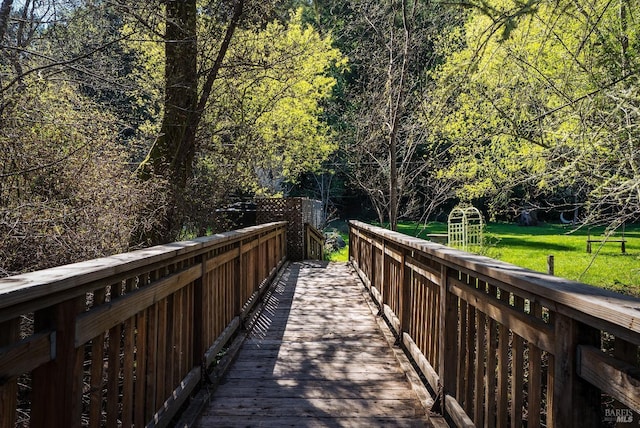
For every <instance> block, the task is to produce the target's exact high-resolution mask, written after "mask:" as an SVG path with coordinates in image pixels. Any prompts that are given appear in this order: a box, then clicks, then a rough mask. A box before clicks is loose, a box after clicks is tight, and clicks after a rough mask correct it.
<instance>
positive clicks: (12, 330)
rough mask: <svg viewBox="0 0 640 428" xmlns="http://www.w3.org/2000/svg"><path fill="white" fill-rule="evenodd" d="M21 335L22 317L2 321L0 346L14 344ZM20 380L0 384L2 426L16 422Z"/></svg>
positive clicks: (8, 425) (0, 418)
mask: <svg viewBox="0 0 640 428" xmlns="http://www.w3.org/2000/svg"><path fill="white" fill-rule="evenodd" d="M19 335H20V319H19V318H14V319H12V320H9V321H6V322H3V323H0V348H2V347H3V346H5V345H12V344H14V343H16V342H17V341H18V338H19ZM17 403H18V380H17V379H12V380H10V381H8V382H7V383H5V384H2V385H0V428H13V427H14V426H15V423H16V407H17Z"/></svg>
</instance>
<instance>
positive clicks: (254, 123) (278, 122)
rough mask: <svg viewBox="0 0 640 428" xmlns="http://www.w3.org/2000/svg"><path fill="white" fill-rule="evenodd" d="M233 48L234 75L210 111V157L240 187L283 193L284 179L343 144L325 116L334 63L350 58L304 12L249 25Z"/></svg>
mask: <svg viewBox="0 0 640 428" xmlns="http://www.w3.org/2000/svg"><path fill="white" fill-rule="evenodd" d="M235 40H236V41H235V43H234V44H233V45H232V47H231V49H230V52H229V55H228V64H229V71H230V72H229V74H225V75H224V80H221V81H220V83H219V85H218V86H217V87H216V94H215V95H214V97H213V99H214V100H215V101H214V102H213V103H212V105H211V106H210V110H209V113H208V114H207V116H206V119H205V121H206V124H205V127H210V129H209V130H208V132H207V133H210V134H211V136H210V137H209V141H207V142H206V143H204V144H203V149H204V150H205V152H204V153H205V157H206V158H208V159H210V161H207V160H205V159H203V160H202V162H204V163H208V164H209V165H210V167H211V168H212V169H214V168H217V169H218V171H213V172H214V173H215V174H217V175H220V174H223V175H227V176H230V177H234V178H235V179H236V180H237V183H236V186H235V188H236V189H241V190H245V191H251V192H255V193H257V194H277V193H279V192H281V191H282V187H281V183H282V182H283V181H287V182H295V181H296V180H297V178H298V176H299V175H300V174H301V173H303V172H307V171H314V170H317V169H318V168H319V167H320V164H321V162H322V161H323V160H324V159H326V158H327V156H328V155H329V154H330V153H331V152H333V151H334V150H335V148H336V145H335V144H334V143H333V141H332V138H331V137H330V133H329V129H328V127H327V125H326V124H325V123H323V122H322V121H321V116H322V113H323V107H322V102H323V101H324V100H326V99H328V98H329V97H330V96H331V94H332V88H333V87H334V85H335V82H336V80H335V78H333V77H331V76H329V75H328V72H329V70H330V69H331V68H334V69H335V68H338V69H341V68H344V67H345V65H346V59H345V58H344V57H343V56H342V55H341V54H340V52H339V51H338V50H337V49H335V48H332V46H331V44H332V39H331V37H330V36H325V37H322V36H320V35H319V34H318V33H317V32H316V31H315V30H314V29H313V28H312V27H311V26H309V25H304V24H303V23H302V18H301V12H300V11H298V12H297V13H295V14H293V15H292V16H291V19H290V21H289V22H288V23H287V24H286V25H285V24H282V23H280V22H277V21H276V22H272V23H269V24H268V25H267V26H266V27H265V28H264V29H261V30H243V31H241V32H239V34H238V35H237V36H236V39H235Z"/></svg>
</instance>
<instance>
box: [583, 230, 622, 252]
mask: <svg viewBox="0 0 640 428" xmlns="http://www.w3.org/2000/svg"><path fill="white" fill-rule="evenodd" d="M594 242H602V243H607V242H619V243H620V250H621V251H622V254H625V253H626V250H627V248H626V242H627V240H626V239H624V225H623V226H622V236H621V237H620V239H607V238H606V237H604V238H602V239H600V238H598V239H591V231H589V235H588V236H587V253H589V254H591V244H592V243H594Z"/></svg>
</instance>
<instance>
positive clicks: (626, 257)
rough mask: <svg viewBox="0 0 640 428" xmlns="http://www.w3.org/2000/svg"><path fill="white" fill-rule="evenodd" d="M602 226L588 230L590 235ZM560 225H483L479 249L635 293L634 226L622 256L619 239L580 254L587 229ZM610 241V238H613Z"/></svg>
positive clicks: (411, 231)
mask: <svg viewBox="0 0 640 428" xmlns="http://www.w3.org/2000/svg"><path fill="white" fill-rule="evenodd" d="M398 231H399V232H402V233H406V234H408V235H413V236H418V237H421V238H425V237H426V235H427V233H446V231H447V225H446V224H445V223H429V224H428V225H427V226H426V227H424V225H419V224H418V225H417V224H416V223H402V224H400V225H399V226H398ZM602 231H603V229H602V228H600V229H592V230H591V235H592V238H594V237H595V236H597V235H600V234H601V233H602ZM569 232H570V229H569V228H566V227H564V226H562V225H544V226H535V227H533V226H519V225H515V224H508V223H491V224H488V225H487V227H486V232H485V242H486V244H485V246H484V248H482V249H480V252H481V253H482V254H484V255H486V256H488V257H492V258H495V259H499V260H504V261H506V262H509V263H513V264H515V265H518V266H522V267H525V268H529V269H532V270H536V271H540V272H546V271H547V256H549V255H553V256H554V259H555V275H556V276H561V277H564V278H569V279H573V280H576V281H580V282H585V283H587V284H592V285H596V286H599V287H604V288H609V289H613V290H616V291H621V292H624V293H629V294H634V295H639V296H640V225H634V226H627V227H626V230H625V239H626V240H627V243H626V254H622V253H621V251H620V243H614V242H610V243H607V244H605V245H603V246H602V247H601V248H600V247H599V244H597V243H594V244H592V245H593V247H592V249H593V253H592V254H588V253H587V252H586V240H587V234H588V231H587V230H586V229H585V230H580V231H577V232H574V233H569ZM614 239H615V238H614ZM347 254H348V250H343V252H342V253H341V254H337V253H336V254H335V255H332V256H331V257H332V258H331V260H338V261H342V260H346V259H347Z"/></svg>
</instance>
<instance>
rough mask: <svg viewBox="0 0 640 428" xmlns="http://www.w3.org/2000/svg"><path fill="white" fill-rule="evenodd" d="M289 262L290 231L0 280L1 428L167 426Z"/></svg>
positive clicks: (248, 232) (277, 228)
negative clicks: (264, 290)
mask: <svg viewBox="0 0 640 428" xmlns="http://www.w3.org/2000/svg"><path fill="white" fill-rule="evenodd" d="M285 258H286V223H285V222H279V223H271V224H266V225H262V226H255V227H249V228H246V229H241V230H238V231H233V232H227V233H223V234H219V235H215V236H211V237H205V238H198V239H195V240H193V241H186V242H177V243H173V244H168V245H163V246H157V247H152V248H149V249H145V250H140V251H135V252H131V253H126V254H121V255H117V256H113V257H107V258H103V259H96V260H91V261H88V262H82V263H77V264H72V265H67V266H61V267H57V268H53V269H47V270H43V271H38V272H34V273H30V274H25V275H19V276H14V277H9V278H4V279H0V427H3V428H4V427H13V426H14V425H16V423H17V424H18V425H30V426H34V427H42V426H58V427H77V426H90V427H97V426H105V425H106V426H110V427H114V426H131V425H132V424H135V426H145V425H151V426H166V425H168V424H169V423H170V422H171V418H172V417H173V416H174V415H175V414H176V412H177V411H178V410H179V408H180V406H181V405H182V404H183V403H184V402H185V400H186V399H187V398H188V396H189V394H191V393H192V392H193V391H194V390H195V389H196V388H197V387H198V386H200V385H201V382H202V381H203V379H204V377H205V376H204V375H205V372H206V370H207V368H208V367H209V365H210V364H211V363H212V362H213V361H214V360H215V358H216V354H218V353H219V352H220V351H221V350H222V349H223V345H224V342H225V341H226V340H227V339H229V338H230V337H231V335H232V334H233V332H234V331H235V329H237V328H238V327H239V326H240V325H241V322H242V320H243V317H245V316H246V315H247V313H248V312H249V309H250V307H251V306H253V304H254V303H255V301H256V300H257V298H258V295H259V293H260V291H261V290H262V289H263V288H264V286H265V285H266V284H267V283H268V282H269V281H270V279H271V278H272V277H273V276H274V275H275V273H276V272H277V270H278V268H279V267H280V265H281V264H282V263H283V262H284V260H285Z"/></svg>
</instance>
